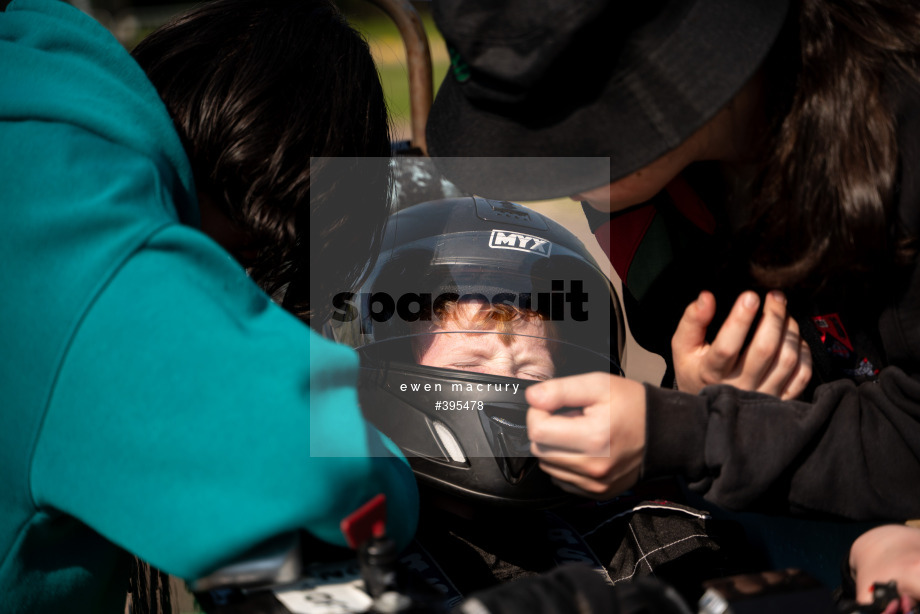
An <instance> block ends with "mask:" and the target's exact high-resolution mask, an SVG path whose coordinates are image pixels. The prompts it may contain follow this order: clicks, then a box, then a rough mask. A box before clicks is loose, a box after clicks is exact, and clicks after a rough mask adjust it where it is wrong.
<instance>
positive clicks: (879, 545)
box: [850, 524, 920, 614]
mask: <svg viewBox="0 0 920 614" xmlns="http://www.w3.org/2000/svg"><path fill="white" fill-rule="evenodd" d="M850 571H851V573H852V574H853V579H854V580H855V581H856V601H858V602H860V603H872V585H873V584H876V583H879V584H886V583H888V582H890V581H892V580H894V581H895V582H897V583H898V593H899V594H900V595H901V599H900V602H892V604H889V606H888V608H887V609H885V612H886V614H894V613H896V612H910V611H911V609H912V608H916V607H917V604H918V603H920V529H918V528H914V527H908V526H905V525H900V524H893V525H884V526H881V527H876V528H874V529H872V530H870V531H866V532H865V533H863V534H862V535H860V536H859V538H857V540H856V541H855V542H853V546H852V548H850Z"/></svg>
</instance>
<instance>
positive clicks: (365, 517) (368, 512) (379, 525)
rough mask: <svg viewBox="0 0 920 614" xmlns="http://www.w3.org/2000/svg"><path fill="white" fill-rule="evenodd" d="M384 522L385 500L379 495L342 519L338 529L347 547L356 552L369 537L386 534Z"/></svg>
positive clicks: (384, 496)
mask: <svg viewBox="0 0 920 614" xmlns="http://www.w3.org/2000/svg"><path fill="white" fill-rule="evenodd" d="M386 522H387V498H386V495H384V494H379V495H377V496H376V497H374V498H373V499H371V500H370V501H368V502H367V503H365V504H364V505H362V506H361V507H359V508H358V509H356V510H355V511H354V512H352V513H351V514H349V515H348V516H346V517H345V518H343V519H342V522H341V523H340V524H339V527H340V528H341V529H342V534H343V535H345V541H346V542H348V545H349V546H350V547H351V548H354V549H355V550H357V549H358V548H359V547H361V544H363V543H364V542H366V541H367V540H369V539H370V538H371V537H383V536H384V535H385V534H386Z"/></svg>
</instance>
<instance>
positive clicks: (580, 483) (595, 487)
mask: <svg viewBox="0 0 920 614" xmlns="http://www.w3.org/2000/svg"><path fill="white" fill-rule="evenodd" d="M540 469H542V470H543V471H544V472H545V473H546V474H548V475H549V476H550V478H551V479H552V481H553V483H555V484H556V485H557V486H558V487H559V488H561V489H562V490H564V491H565V492H568V493H572V494H574V495H578V496H581V497H588V498H590V499H608V498H610V497H613V496H615V495H617V494H619V493H621V492H623V491H624V490H627V489H628V488H630V487H631V486H632V485H633V484H635V479H634V478H632V477H631V476H625V477H623V478H620V479H617V480H612V481H609V482H608V481H607V480H604V479H598V478H594V477H590V476H586V475H584V474H582V473H576V472H572V471H569V470H568V469H565V468H562V467H559V466H556V465H553V464H551V463H548V462H546V461H542V460H541V461H540Z"/></svg>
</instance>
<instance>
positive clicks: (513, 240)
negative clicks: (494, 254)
mask: <svg viewBox="0 0 920 614" xmlns="http://www.w3.org/2000/svg"><path fill="white" fill-rule="evenodd" d="M489 247H491V248H492V249H513V250H515V251H519V252H527V253H529V254H537V255H538V256H543V257H544V258H547V257H549V253H550V250H551V249H552V247H553V244H552V243H550V242H549V241H548V240H546V239H541V238H540V237H535V236H533V235H527V234H523V233H520V232H513V231H510V230H497V229H496V230H493V231H492V234H491V235H490V236H489Z"/></svg>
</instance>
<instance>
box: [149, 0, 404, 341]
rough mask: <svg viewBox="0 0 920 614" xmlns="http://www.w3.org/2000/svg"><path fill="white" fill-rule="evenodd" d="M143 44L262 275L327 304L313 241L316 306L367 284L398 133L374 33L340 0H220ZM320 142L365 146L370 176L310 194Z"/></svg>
mask: <svg viewBox="0 0 920 614" xmlns="http://www.w3.org/2000/svg"><path fill="white" fill-rule="evenodd" d="M133 55H134V57H135V59H136V60H137V61H138V63H139V64H140V65H141V67H143V69H144V70H145V71H146V73H147V75H148V77H149V78H150V80H151V81H152V82H153V84H154V85H155V86H156V88H157V90H158V92H159V94H160V97H161V98H162V99H163V101H164V102H165V103H166V107H167V108H168V109H169V112H170V114H171V115H172V118H173V121H174V123H175V125H176V128H177V130H178V132H179V135H180V137H181V138H182V141H183V145H184V146H185V149H186V152H187V153H188V156H189V159H190V160H191V164H192V169H193V172H194V177H195V181H196V184H197V187H198V190H199V193H203V194H205V195H206V196H207V197H208V198H210V199H211V200H212V201H213V203H214V206H216V208H217V209H218V210H219V211H220V212H221V213H222V214H224V215H225V216H226V217H227V218H229V219H230V220H231V221H232V222H233V223H234V224H235V226H236V227H238V228H239V229H240V230H241V231H242V233H243V236H244V237H245V240H244V245H242V246H241V247H240V248H239V249H233V248H231V249H233V251H234V253H233V255H234V257H235V258H237V259H238V260H239V261H240V262H241V264H243V266H245V267H246V268H247V269H248V271H249V274H250V276H251V277H252V278H253V279H254V280H255V281H256V282H257V283H258V284H259V285H260V286H261V287H262V288H263V289H264V290H265V291H266V292H267V293H269V294H271V295H273V296H274V297H275V298H276V300H279V302H282V304H283V305H284V306H285V308H286V309H288V310H289V311H291V312H293V313H295V314H296V315H298V316H300V317H302V318H305V319H311V316H316V315H317V314H316V313H315V312H313V313H311V310H310V298H311V288H308V287H307V286H308V281H307V280H308V277H309V273H310V269H309V264H310V251H311V246H312V249H313V250H314V252H316V250H319V253H321V254H322V256H323V262H322V267H323V271H324V273H326V275H325V276H324V278H323V279H314V280H313V282H312V284H310V285H311V287H312V290H313V299H314V301H315V305H314V306H316V305H319V304H323V305H328V304H331V299H328V300H327V298H326V297H327V295H328V296H330V297H331V295H332V294H334V292H336V291H341V290H342V289H349V288H352V287H354V286H356V285H357V284H358V283H359V281H360V278H361V277H362V275H363V274H365V273H366V272H367V270H368V269H369V265H370V262H371V261H372V258H373V254H375V253H376V252H377V251H378V249H377V247H378V245H379V241H380V237H381V235H382V231H383V227H384V223H385V220H386V217H387V214H388V207H387V201H388V196H389V184H390V171H389V165H388V157H389V154H390V136H389V127H388V123H387V113H386V105H385V102H384V97H383V91H382V89H381V86H380V79H379V76H378V74H377V70H376V67H375V65H374V63H373V60H372V58H371V55H370V51H369V48H368V45H367V43H366V41H365V40H364V39H363V38H362V37H361V35H360V34H359V33H358V32H356V31H355V30H354V29H353V28H352V27H351V26H350V25H349V24H348V23H347V22H346V20H345V19H344V17H343V16H342V15H341V13H340V12H339V10H338V9H337V8H336V7H335V5H334V4H333V3H332V1H331V0H298V1H297V2H290V1H285V0H219V1H217V2H212V3H208V4H205V5H202V6H199V7H196V8H194V9H192V10H191V11H190V12H188V13H185V14H183V15H181V16H180V17H178V18H176V19H174V20H173V21H171V22H169V23H168V24H166V25H164V26H163V27H161V28H160V29H158V30H157V31H156V32H154V33H153V34H151V35H150V36H148V37H147V38H145V39H144V40H143V41H141V43H140V44H138V46H137V47H136V48H135V49H134V51H133ZM311 156H317V157H330V158H332V157H338V158H343V157H344V158H349V159H352V160H355V161H357V160H358V158H361V159H362V164H361V173H362V176H361V180H360V181H359V182H358V183H360V185H361V190H358V191H357V192H356V191H355V186H354V183H355V182H354V181H345V180H340V181H329V182H326V183H327V189H323V190H322V191H321V193H320V191H319V190H316V189H315V188H316V178H315V177H314V178H313V181H312V183H313V187H314V194H313V199H312V201H311V198H310V196H311V163H310V159H311ZM374 157H376V158H374ZM373 160H375V161H373ZM314 170H315V169H314ZM308 203H310V206H309V207H308V206H307V204H308ZM307 229H309V236H307V234H308V233H307ZM327 286H328V287H327ZM320 301H322V303H320ZM319 319H322V318H319ZM320 323H321V322H315V321H314V325H318V324H320Z"/></svg>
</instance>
